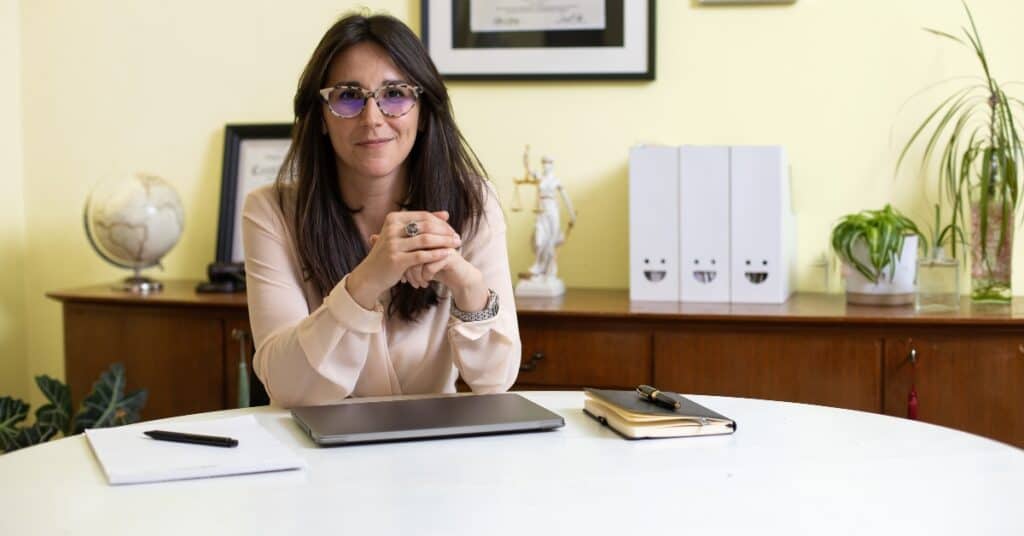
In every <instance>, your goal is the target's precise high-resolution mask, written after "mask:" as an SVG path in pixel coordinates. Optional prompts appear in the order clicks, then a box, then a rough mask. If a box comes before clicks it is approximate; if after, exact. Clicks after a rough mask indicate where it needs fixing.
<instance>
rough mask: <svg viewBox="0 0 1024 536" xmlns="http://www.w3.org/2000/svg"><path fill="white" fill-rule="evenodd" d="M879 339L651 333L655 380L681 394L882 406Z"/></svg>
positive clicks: (817, 332) (779, 332)
mask: <svg viewBox="0 0 1024 536" xmlns="http://www.w3.org/2000/svg"><path fill="white" fill-rule="evenodd" d="M881 369H882V340H881V339H880V338H878V337H871V336H868V335H864V336H860V335H858V334H857V333H856V332H849V331H840V330H833V329H825V328H807V329H794V328H789V327H778V328H774V329H759V328H746V329H743V328H732V327H728V326H723V327H699V328H698V327H694V328H687V327H681V328H680V329H679V330H678V331H673V332H661V331H659V332H656V333H655V335H654V381H655V385H657V386H658V388H660V389H666V390H672V391H677V392H681V393H691V394H706V395H722V396H739V397H749V398H761V399H766V400H786V401H790V402H805V403H809V404H820V405H825V406H833V407H839V408H848V409H857V410H863V411H873V412H879V411H881V406H882V402H881V390H882V389H881V386H882V383H881V382H882V378H881Z"/></svg>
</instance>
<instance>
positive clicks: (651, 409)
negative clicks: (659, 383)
mask: <svg viewBox="0 0 1024 536" xmlns="http://www.w3.org/2000/svg"><path fill="white" fill-rule="evenodd" d="M583 391H584V392H586V393H589V394H590V396H593V397H594V398H597V399H599V400H602V401H604V402H606V403H608V404H611V405H614V406H618V407H620V408H622V409H625V410H627V411H630V412H633V413H640V414H644V415H656V416H659V417H672V416H675V417H697V418H700V417H704V418H707V419H721V420H725V421H729V422H731V423H732V425H733V429H734V430H735V429H736V421H734V420H732V419H730V418H729V417H726V416H725V415H722V414H721V413H718V412H717V411H713V410H710V409H708V408H706V407H704V406H702V405H700V404H698V403H696V402H694V401H693V400H690V399H689V398H686V397H685V396H682V395H680V394H677V393H669V392H666V391H663V392H664V393H665V394H666V395H668V396H670V397H672V398H674V399H675V400H677V401H679V404H680V407H679V409H676V410H672V409H669V408H666V407H664V406H659V405H657V404H653V403H651V402H647V401H645V400H642V399H641V398H640V397H639V396H637V394H636V391H623V390H615V389H591V388H589V387H587V388H585V389H583Z"/></svg>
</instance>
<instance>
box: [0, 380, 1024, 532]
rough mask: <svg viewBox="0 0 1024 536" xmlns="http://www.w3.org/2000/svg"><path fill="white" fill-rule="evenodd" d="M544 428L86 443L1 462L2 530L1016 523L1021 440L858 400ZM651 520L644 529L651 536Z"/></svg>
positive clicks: (981, 528) (729, 401)
mask: <svg viewBox="0 0 1024 536" xmlns="http://www.w3.org/2000/svg"><path fill="white" fill-rule="evenodd" d="M523 394H524V395H526V396H527V397H528V398H530V399H531V400H533V401H535V402H537V403H539V404H541V405H543V406H545V407H547V408H549V409H551V410H553V411H555V412H557V413H559V414H561V415H562V416H564V417H565V421H566V426H565V427H564V428H562V429H560V430H557V431H552V432H542V433H528V434H512V435H496V436H482V437H471V438H462V439H444V440H433V441H416V442H407V443H384V444H373V445H363V446H350V447H338V448H319V447H316V446H315V445H314V444H313V443H312V442H311V441H310V440H309V439H308V438H307V437H306V436H305V435H304V434H303V433H302V432H301V431H300V430H299V428H298V427H297V426H296V425H295V424H294V423H293V422H292V420H291V418H290V416H289V414H288V412H287V411H284V410H281V409H278V408H273V407H264V408H254V409H246V410H232V411H226V412H216V413H207V414H200V415H190V416H187V417H180V418H177V419H173V420H175V421H182V420H201V419H208V418H212V417H217V418H221V417H225V416H231V415H239V414H247V413H251V414H253V415H255V416H256V417H257V419H258V420H259V422H261V423H262V424H263V425H264V426H265V427H266V428H267V429H268V430H270V432H271V433H272V434H274V435H275V436H277V437H279V438H281V439H282V440H283V441H285V443H286V444H288V445H290V446H291V447H292V448H294V449H295V451H296V452H298V453H299V454H300V455H301V456H302V457H303V458H305V459H306V461H307V462H308V464H309V468H308V469H306V470H300V471H287V472H280V473H267V474H257V475H245V476H231V477H223V478H210V479H202V480H189V481H177V482H163V483H154V484H139V485H130V486H109V485H107V482H106V479H105V477H104V475H103V472H102V470H101V469H100V467H99V465H98V463H97V462H96V459H95V458H94V456H93V454H92V451H91V450H90V448H89V446H88V444H87V442H86V440H85V438H84V437H83V436H75V437H71V438H66V439H61V440H59V441H54V442H50V443H48V444H45V445H40V446H36V447H32V448H28V449H23V450H21V451H17V452H14V453H11V454H8V455H4V456H0V483H2V484H0V512H2V513H0V534H3V535H29V534H32V535H37V534H104V535H109V534H145V535H147V536H149V535H157V534H169V535H170V534H173V535H183V534H217V535H229V534H245V535H252V534H282V535H283V534H289V535H314V534H403V535H405V534H445V535H450V534H514V535H527V534H560V535H568V534H582V535H592V534H632V535H636V534H658V535H665V534H786V535H793V534H830V535H845V534H873V535H875V534H894V535H900V536H905V535H909V534H928V535H936V534H958V535H959V534H1024V516H1021V515H1020V513H1019V512H1020V510H1018V509H1019V508H1020V507H1021V504H1022V503H1024V490H1022V488H1024V451H1021V450H1019V449H1017V448H1014V447H1011V446H1008V445H1004V444H1001V443H997V442H995V441H991V440H988V439H984V438H981V437H977V436H973V435H970V434H966V433H963V432H958V431H954V430H950V429H946V428H941V427H938V426H932V425H928V424H922V423H918V422H913V421H908V420H904V419H897V418H892V417H886V416H883V415H876V414H870V413H861V412H855V411H846V410H839V409H833V408H826V407H819V406H809V405H802V404H791V403H784V402H768V401H761V400H751V399H739V398H724V397H711V396H695V397H693V399H694V400H696V401H697V402H699V403H701V404H704V405H706V406H708V407H710V408H712V409H715V410H716V411H719V412H720V413H723V414H725V415H727V416H729V417H732V418H734V419H736V421H737V422H738V424H739V428H738V431H737V432H736V433H735V434H734V435H731V436H717V437H691V438H676V439H657V440H640V441H627V440H624V439H622V438H620V437H619V436H618V435H616V434H615V433H613V432H611V431H610V430H608V429H607V428H603V427H602V426H600V425H599V424H598V423H597V422H595V421H593V420H591V419H590V418H589V417H587V416H586V415H584V414H583V412H582V411H581V408H582V400H583V396H582V394H581V393H580V392H531V393H523ZM648 531H651V532H648Z"/></svg>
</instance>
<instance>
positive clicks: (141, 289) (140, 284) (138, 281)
mask: <svg viewBox="0 0 1024 536" xmlns="http://www.w3.org/2000/svg"><path fill="white" fill-rule="evenodd" d="M112 288H113V289H114V290H119V291H122V292H131V293H132V294H152V293H155V292H160V291H162V290H163V289H164V284H163V283H161V282H159V281H157V280H156V279H153V278H150V277H146V276H144V275H142V274H140V273H139V270H138V269H135V273H134V274H133V275H132V276H131V277H126V278H124V279H123V280H121V283H119V284H117V285H114V286H113V287H112Z"/></svg>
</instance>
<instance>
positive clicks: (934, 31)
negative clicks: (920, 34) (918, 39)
mask: <svg viewBox="0 0 1024 536" xmlns="http://www.w3.org/2000/svg"><path fill="white" fill-rule="evenodd" d="M922 29H923V30H924V31H926V32H928V33H932V34H935V35H937V36H939V37H945V38H947V39H952V40H954V41H956V42H957V43H960V44H961V45H964V46H967V43H965V42H964V40H963V39H960V38H959V37H957V36H955V35H952V34H948V33H946V32H944V31H942V30H935V29H932V28H922Z"/></svg>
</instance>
